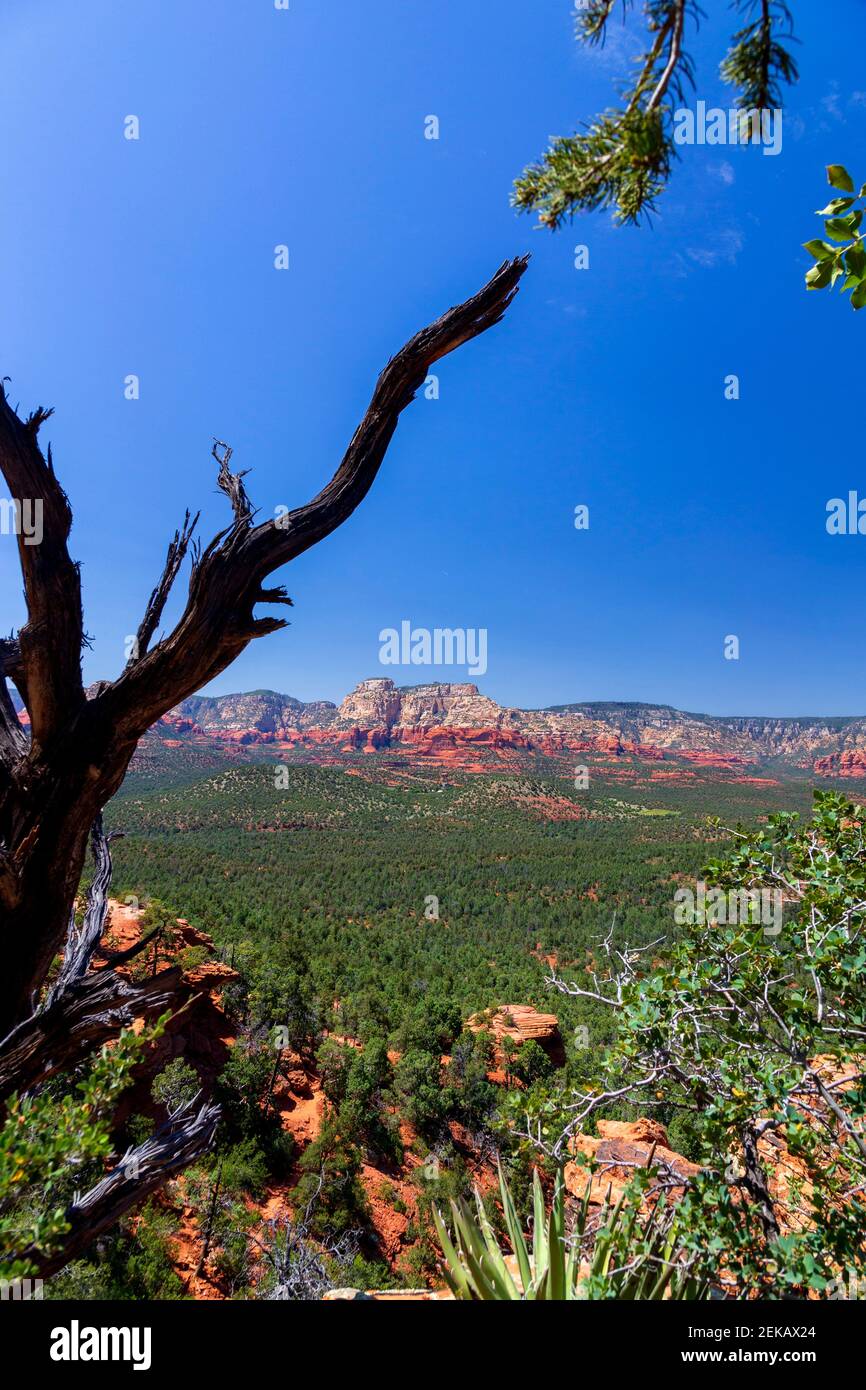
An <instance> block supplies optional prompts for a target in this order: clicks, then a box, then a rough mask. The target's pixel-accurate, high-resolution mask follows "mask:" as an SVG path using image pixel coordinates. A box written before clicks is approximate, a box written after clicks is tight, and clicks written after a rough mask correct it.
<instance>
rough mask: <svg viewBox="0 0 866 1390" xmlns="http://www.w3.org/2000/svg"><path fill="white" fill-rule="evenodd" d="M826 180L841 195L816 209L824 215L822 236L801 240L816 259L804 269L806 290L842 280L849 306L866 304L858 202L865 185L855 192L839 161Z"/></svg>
mask: <svg viewBox="0 0 866 1390" xmlns="http://www.w3.org/2000/svg"><path fill="white" fill-rule="evenodd" d="M827 182H828V183H829V184H830V187H831V188H836V189H839V190H840V191H841V194H842V196H841V197H838V198H831V199H830V201H829V203H828V204H827V206H826V207H823V208H819V209H818V213H817V215H818V217H823V218H824V219H825V221H824V233H825V238H827V239H822V238H820V237H818V238H816V239H815V240H813V241H804V243H803V246H804V247H805V249H806V250H807V251H808V252H809V255H810V256H811V257H812V258H813V260H814V261H815V265H813V266H812V269H811V270H807V271H806V288H807V290H826V289H832V288H833V286H834V285H835V284H836V283H837V281H841V285H840V286H839V288H840V291H841V292H842V293H843V294H845V293H846V292H847V291H848V290H850V291H851V307H852V309H862V308H863V306H864V304H866V247H864V244H863V234H862V232H861V231H860V224H861V222H862V221H863V210H864V207H863V206H860V207H858V206H857V204H858V203H859V202H861V200H862V199H863V198H864V196H866V184H864V185H863V186H862V187H861V189H860V191H859V193H856V192H855V189H854V180H853V179H852V178H851V175H850V174H849V173H848V170H847V169H845V168H844V166H843V165H841V164H828V165H827Z"/></svg>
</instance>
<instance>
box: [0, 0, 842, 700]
mask: <svg viewBox="0 0 866 1390" xmlns="http://www.w3.org/2000/svg"><path fill="white" fill-rule="evenodd" d="M705 7H706V9H707V10H708V12H709V13H708V17H707V19H706V21H705V24H704V26H703V28H702V31H701V33H700V35H699V37H698V38H697V39H696V40H695V39H694V38H693V39H692V43H691V48H692V51H693V54H694V56H695V59H696V62H697V67H698V81H697V91H696V94H695V95H696V96H697V97H703V98H705V99H706V100H708V101H710V102H711V103H715V102H718V103H719V104H722V105H724V106H726V107H727V106H729V105H730V104H731V98H730V93H729V89H726V88H724V87H723V86H722V84H721V83H720V82H719V80H718V75H717V69H718V60H719V58H720V56H721V54H722V52H723V49H724V45H725V41H726V38H727V36H728V34H729V32H730V30H731V29H732V27H733V26H734V23H735V17H734V16H733V15H732V12H731V10H730V7H729V6H728V4H726V3H720V0H707V3H706V6H705ZM792 8H793V10H794V12H795V18H796V23H797V33H798V35H799V37H800V39H801V41H802V42H801V44H800V46H799V48H798V51H797V58H798V61H799V64H800V68H801V80H800V83H799V85H798V86H797V87H796V88H795V89H794V91H793V94H792V95H791V96H790V99H789V106H788V110H787V112H786V117H785V126H784V143H783V149H782V153H781V154H780V155H779V156H778V157H777V158H768V157H765V156H762V155H761V153H760V152H759V151H758V150H756V149H739V148H735V149H726V148H724V147H720V148H710V147H704V148H685V149H684V151H683V158H682V160H681V161H680V162H679V164H678V165H677V167H676V168H675V171H674V175H673V179H672V182H671V185H670V187H669V189H668V192H667V194H666V196H665V197H664V199H663V201H662V204H661V209H660V215H659V216H658V218H657V219H656V221H655V224H654V226H653V227H652V228H651V229H649V228H642V229H639V230H634V229H631V228H629V229H618V228H614V227H613V226H612V225H611V222H610V218H609V216H608V215H606V214H598V215H593V216H591V217H583V218H581V219H580V220H579V221H577V222H575V224H574V225H573V227H572V228H570V229H566V230H564V231H562V232H560V233H559V234H557V235H551V234H549V233H547V232H541V231H538V230H535V229H534V228H533V223H532V219H530V218H528V217H518V216H517V215H516V214H515V213H514V212H513V211H512V209H511V208H510V206H509V189H510V185H511V181H512V179H513V177H514V176H515V175H516V174H517V173H518V172H519V171H520V170H521V169H522V167H523V166H524V165H525V164H526V163H527V162H529V161H530V160H531V159H532V158H534V157H535V156H536V155H537V154H538V153H539V152H540V151H541V150H542V149H543V147H544V145H545V143H546V140H547V137H548V136H549V135H550V134H551V133H554V134H564V133H568V132H569V131H571V130H573V129H575V128H576V127H577V125H578V124H579V122H580V121H581V120H583V119H587V118H589V117H590V116H592V115H593V114H594V113H595V112H596V111H597V110H599V109H601V108H602V107H603V106H604V105H605V104H606V103H608V102H609V101H611V100H612V99H613V96H614V90H613V85H612V84H613V82H614V81H615V78H616V76H617V74H618V72H619V70H620V69H621V67H622V63H623V60H624V58H625V59H627V58H628V57H629V55H630V54H632V53H633V52H634V50H635V47H636V45H635V43H634V42H633V41H632V40H631V39H630V38H628V36H626V37H625V38H623V37H622V35H621V34H619V33H617V35H616V37H615V40H614V42H613V43H612V44H611V45H610V46H609V47H608V49H607V50H606V51H604V52H602V53H598V52H596V51H591V52H588V53H587V52H583V51H582V50H581V49H580V48H579V47H578V46H577V45H576V44H575V42H574V41H573V38H572V16H571V14H570V3H569V0H537V3H536V4H534V5H527V4H526V3H517V0H497V3H493V0H438V3H436V4H424V3H421V0H369V3H366V4H363V5H361V4H358V3H356V0H336V2H335V3H331V4H328V5H323V4H321V3H320V0H291V9H290V11H289V12H288V13H286V12H278V11H275V10H274V8H273V5H272V0H207V3H205V0H183V3H178V0H147V2H146V3H137V4H118V3H117V0H87V3H85V4H83V5H71V4H69V3H68V0H26V2H25V0H6V4H5V5H4V7H3V14H2V18H0V45H2V55H3V58H2V66H3V81H2V84H0V126H2V129H3V131H4V140H3V158H4V166H5V168H4V180H3V200H2V213H0V280H2V293H0V303H2V337H0V371H2V372H3V373H5V374H8V375H9V376H11V378H12V384H11V387H10V390H11V395H12V399H13V401H14V400H16V399H17V400H19V401H20V402H21V405H22V408H24V407H26V408H27V409H30V408H31V407H32V406H34V405H35V404H37V403H43V404H45V405H53V406H54V407H55V408H56V412H57V413H56V417H55V418H54V419H53V420H52V421H51V422H50V425H49V426H47V427H46V429H45V431H44V433H43V439H48V438H50V439H51V440H52V442H53V446H54V453H55V461H56V466H57V469H58V472H59V474H60V476H61V478H62V481H63V483H64V485H65V486H66V488H67V490H68V492H69V494H70V497H71V499H72V501H73V504H74V509H75V528H74V532H73V553H74V554H75V556H76V557H77V558H79V559H80V560H81V562H82V574H83V581H84V590H85V599H86V612H87V626H88V631H89V632H90V633H91V634H92V636H93V638H94V643H93V650H92V652H89V653H88V654H87V659H86V674H87V676H88V678H96V677H97V676H106V677H107V676H111V675H113V674H115V673H116V672H117V671H118V670H119V669H120V666H121V665H122V663H123V641H124V637H125V635H126V634H127V633H130V632H134V631H135V629H136V627H137V625H138V622H139V618H140V614H141V612H142V609H143V605H144V603H145V601H146V598H147V595H148V593H149V591H150V588H151V587H152V584H153V582H154V580H155V578H156V575H157V574H158V571H159V569H160V567H161V563H162V559H163V554H164V548H165V544H166V541H167V538H168V535H169V533H170V532H171V531H173V529H174V527H175V526H176V524H177V523H178V521H179V520H180V518H181V516H182V513H183V510H184V507H185V506H190V507H197V506H200V505H201V506H203V519H202V533H203V535H204V536H205V538H208V537H209V535H210V534H212V532H213V531H214V530H216V529H217V528H218V527H219V526H221V525H222V524H223V523H224V522H225V519H226V506H225V505H224V500H223V499H222V498H221V497H219V496H218V495H217V494H216V491H215V486H214V468H213V464H212V461H211V459H210V456H209V455H210V447H211V440H212V438H213V436H218V437H219V438H222V439H225V440H228V441H229V442H230V443H231V444H232V445H233V446H234V449H235V463H236V464H238V465H240V466H243V467H249V468H251V469H252V470H253V471H252V473H251V476H250V477H249V478H248V479H247V483H248V487H249V490H250V493H251V496H252V497H253V500H254V501H255V503H256V504H257V505H258V506H259V507H260V508H261V509H262V512H263V513H264V514H272V512H273V508H274V507H275V506H277V505H279V504H285V505H290V506H294V505H297V504H299V503H300V502H302V501H304V500H306V499H307V498H308V497H309V496H310V495H312V494H313V493H314V492H315V491H317V490H318V487H319V486H320V485H321V484H322V483H323V482H324V481H325V480H326V479H327V477H328V476H330V473H331V471H332V470H333V468H334V467H335V466H336V463H337V461H338V460H339V458H340V455H341V454H342V451H343V449H344V447H345V445H346V443H347V441H348V439H349V438H350V436H351V434H352V432H353V430H354V428H355V425H356V423H357V421H358V419H359V417H360V415H361V414H362V413H363V410H364V407H365V404H366V401H367V399H368V397H369V393H370V390H371V388H372V385H373V382H374V381H375V378H376V376H377V374H378V372H379V370H380V369H381V367H382V365H383V364H384V362H385V360H386V359H387V357H388V356H389V354H390V353H391V352H393V351H394V350H395V349H396V348H397V347H399V346H400V345H401V343H402V342H403V341H404V339H405V338H406V337H407V336H408V335H409V334H410V333H412V332H413V331H415V330H416V329H417V328H419V327H421V326H422V325H423V324H425V323H426V322H428V321H429V320H430V319H431V318H433V317H435V316H436V315H437V314H438V313H440V312H441V311H442V310H443V309H445V308H446V307H448V306H449V305H450V304H452V303H454V302H455V301H456V300H458V299H460V298H463V297H464V296H465V295H467V294H469V293H470V292H472V291H474V290H475V289H476V288H478V287H479V286H480V285H481V284H482V283H483V282H484V280H486V279H487V277H488V276H489V274H490V273H491V272H492V271H493V270H494V268H495V267H496V266H497V265H498V264H499V263H500V262H501V261H502V260H503V259H504V258H505V257H506V256H509V255H513V254H516V253H518V252H521V251H524V250H527V249H531V250H532V251H533V253H534V255H533V261H532V264H531V267H530V270H529V272H528V273H527V275H526V277H525V279H524V287H523V289H522V291H521V293H520V295H519V297H518V300H517V301H516V303H515V305H514V306H513V308H512V310H511V311H510V313H509V315H508V319H507V321H506V322H505V323H504V324H502V325H500V326H499V327H498V328H496V329H494V330H493V331H492V332H491V333H490V334H488V335H487V336H485V337H483V338H482V339H480V340H479V341H477V342H475V343H473V344H470V345H468V346H467V347H464V348H463V349H461V350H460V351H459V352H458V353H456V354H455V355H454V356H452V357H450V358H448V359H447V360H446V362H444V363H442V364H440V367H441V372H440V375H441V396H440V399H439V400H438V401H426V400H424V399H419V400H418V401H417V402H416V403H415V404H414V405H413V406H411V407H410V409H409V411H408V412H407V413H406V414H405V415H404V417H403V421H402V423H401V425H400V427H399V430H398V433H397V436H396V438H395V440H394V443H393V445H392V448H391V450H390V453H389V456H388V458H387V460H386V463H385V466H384V468H383V470H382V473H381V475H380V478H379V480H378V482H377V484H376V486H375V488H374V490H373V492H372V494H371V495H370V497H369V498H368V499H367V501H366V503H365V504H364V506H363V507H362V508H361V510H360V511H359V512H358V513H356V515H355V517H354V518H353V519H352V520H351V521H350V522H349V523H348V524H347V525H346V526H345V527H343V529H342V530H341V531H339V532H338V533H337V534H335V535H334V536H333V537H331V538H330V539H329V540H328V541H326V542H325V543H324V544H322V545H321V546H320V547H318V548H316V549H315V550H313V551H312V552H310V553H309V554H307V555H305V556H303V557H302V558H301V559H300V560H298V561H296V562H295V563H294V565H292V566H290V567H289V568H288V569H286V570H285V571H284V572H283V574H282V576H281V578H282V579H283V580H284V582H285V583H286V584H287V586H288V589H289V592H290V593H291V594H292V596H293V598H294V600H295V605H296V606H295V608H294V610H293V611H292V613H291V614H290V617H291V620H292V626H291V627H290V628H289V629H288V630H287V631H286V632H283V633H280V634H278V635H276V636H273V637H270V638H267V639H264V640H262V641H259V642H257V643H254V644H253V645H252V646H251V647H250V648H249V649H248V650H247V652H246V653H245V654H244V655H243V656H242V657H241V659H240V660H239V661H238V662H237V663H236V664H235V666H234V667H233V668H231V669H230V670H229V671H227V672H226V673H224V675H223V676H222V677H221V678H220V680H219V681H218V682H217V683H216V684H215V685H214V687H213V690H214V691H216V692H225V691H230V690H238V689H251V688H255V687H261V686H268V687H272V688H276V689H279V690H283V691H287V692H289V693H291V694H294V695H296V696H298V697H300V698H303V699H312V698H316V697H323V698H331V699H340V698H341V697H342V695H343V694H344V693H345V691H346V690H348V689H349V688H351V687H352V686H353V685H354V684H355V682H356V681H357V680H359V679H361V678H363V677H364V676H369V675H392V676H394V677H395V678H396V679H397V680H398V682H401V683H415V682H418V681H422V680H425V679H432V678H437V677H440V676H441V677H444V678H446V679H447V678H448V677H449V675H450V676H452V677H453V678H456V679H460V678H461V673H459V672H453V671H448V670H439V671H437V670H427V669H424V668H418V667H414V668H405V669H401V668H383V667H381V666H380V665H379V664H378V649H379V644H378V633H379V630H380V629H381V628H383V627H389V626H398V625H399V623H400V621H401V620H402V619H405V618H408V619H410V620H411V621H412V622H413V623H414V624H415V625H417V626H421V625H423V626H427V627H430V628H433V627H437V626H439V627H446V626H447V627H486V628H487V629H488V633H489V670H488V673H487V674H486V676H484V677H483V678H482V679H481V680H480V682H479V683H480V685H481V687H482V689H484V690H485V691H486V692H488V693H489V694H491V695H492V696H494V697H495V698H496V699H498V700H500V701H502V702H504V703H509V704H517V705H526V706H539V705H545V704H550V703H556V702H564V701H570V700H585V699H603V698H608V699H639V700H659V701H665V702H669V703H672V704H676V705H679V706H681V707H683V708H687V709H696V710H705V711H708V712H715V713H778V714H798V713H819V714H820V713H825V714H826V713H855V712H856V713H863V712H866V681H864V676H866V642H864V617H863V614H864V591H866V537H836V538H831V537H829V536H828V535H827V534H826V531H825V526H824V521H825V505H826V502H827V500H828V498H830V497H834V496H837V495H845V494H847V492H848V490H849V489H851V488H854V489H859V490H860V491H861V493H862V494H864V495H866V468H864V464H863V446H862V431H861V430H860V429H858V425H859V424H860V422H861V421H862V380H863V361H864V349H866V312H864V313H862V314H861V315H860V316H858V315H855V314H854V313H853V312H852V311H851V309H850V308H849V307H848V305H847V302H844V301H843V300H842V299H841V298H840V297H837V296H835V295H834V296H833V298H832V299H831V298H830V296H829V295H827V294H812V295H807V294H806V293H805V292H804V290H803V288H802V277H803V272H804V270H805V268H806V265H807V264H808V262H807V258H806V256H805V253H804V252H802V251H801V250H800V243H801V242H802V241H805V240H806V239H807V238H809V237H812V236H816V235H817V234H818V232H819V230H820V224H819V222H818V220H817V219H816V218H814V217H813V215H812V213H813V209H815V208H818V207H821V206H822V205H823V203H824V202H825V201H826V196H825V193H826V189H825V184H824V170H823V166H824V165H825V164H826V163H828V162H841V163H845V164H848V165H849V166H850V168H851V170H852V173H853V174H854V177H855V178H856V179H857V180H863V179H866V141H864V138H863V137H864V129H866V90H864V89H866V73H864V72H863V63H862V53H863V40H864V33H866V18H864V13H863V7H862V4H861V3H860V2H859V0H834V3H833V5H832V7H830V8H829V10H828V7H827V6H824V5H819V4H817V3H815V0H811V2H810V3H808V4H803V3H793V4H792ZM129 114H135V115H138V116H139V118H140V121H141V138H140V140H139V141H138V142H134V141H127V140H125V139H124V138H123V121H124V117H125V116H127V115H129ZM430 114H435V115H437V116H438V117H439V120H440V124H441V131H440V139H439V140H438V142H437V141H429V140H425V139H424V118H425V116H427V115H430ZM277 243H286V244H288V246H289V247H290V254H291V269H290V270H289V271H288V272H278V271H276V270H274V269H273V248H274V246H275V245H276V244H277ZM577 243H585V244H587V245H588V246H589V248H590V269H589V270H587V271H577V270H575V269H574V267H573V251H574V247H575V245H576V244H577ZM128 373H137V374H138V375H139V376H140V379H141V399H140V400H139V401H137V402H129V401H125V400H124V396H123V382H124V378H125V376H126V375H127V374H128ZM727 373H737V374H738V375H739V377H740V383H741V399H740V400H739V401H737V402H727V401H725V400H724V397H723V379H724V377H725V375H726V374H727ZM858 388H859V391H858ZM858 396H859V399H858ZM579 503H587V504H588V505H589V506H590V508H591V513H590V515H591V525H590V530H589V531H588V532H586V533H580V532H577V531H575V529H574V526H573V513H574V508H575V506H576V505H577V504H579ZM0 586H2V593H3V608H2V614H0V625H2V628H3V630H6V631H8V630H9V628H10V627H11V626H12V625H13V624H16V623H18V622H19V621H20V620H21V617H22V606H21V603H20V600H19V587H20V586H19V579H18V575H17V570H16V565H15V554H14V542H13V540H12V539H11V538H10V537H8V536H5V537H0ZM175 611H176V610H175ZM729 633H735V634H737V635H738V636H739V638H740V641H741V659H740V660H739V661H738V662H735V661H726V660H724V659H723V654H722V645H723V639H724V637H725V636H726V634H729ZM464 678H465V677H464Z"/></svg>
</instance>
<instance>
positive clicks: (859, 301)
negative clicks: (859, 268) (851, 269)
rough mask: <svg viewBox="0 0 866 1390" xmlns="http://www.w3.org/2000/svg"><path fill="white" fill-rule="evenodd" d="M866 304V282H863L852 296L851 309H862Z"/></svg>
mask: <svg viewBox="0 0 866 1390" xmlns="http://www.w3.org/2000/svg"><path fill="white" fill-rule="evenodd" d="M864 304H866V280H861V282H860V284H859V285H858V286H857V288H856V290H854V292H853V294H852V295H851V307H852V308H854V309H862V308H863V305H864Z"/></svg>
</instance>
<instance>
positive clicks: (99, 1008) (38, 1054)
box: [0, 967, 181, 1099]
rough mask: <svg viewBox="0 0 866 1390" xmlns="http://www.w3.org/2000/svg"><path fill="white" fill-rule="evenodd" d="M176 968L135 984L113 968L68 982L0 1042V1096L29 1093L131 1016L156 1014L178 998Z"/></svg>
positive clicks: (131, 1019)
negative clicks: (54, 998) (55, 997)
mask: <svg viewBox="0 0 866 1390" xmlns="http://www.w3.org/2000/svg"><path fill="white" fill-rule="evenodd" d="M180 984H181V971H180V970H179V969H178V968H177V967H173V968H172V969H170V970H163V971H161V972H160V974H158V975H151V976H148V978H147V979H145V980H142V981H141V982H140V983H134V982H133V981H131V980H127V979H125V978H124V976H123V975H118V974H117V973H116V972H115V971H114V969H112V968H111V967H108V968H106V969H104V970H95V971H93V972H92V973H91V974H89V975H85V977H84V979H82V980H76V981H73V982H72V983H71V984H70V985H69V986H68V988H67V989H66V991H65V992H64V994H63V995H62V996H61V998H59V999H58V1000H57V1001H56V1002H55V1003H53V1004H51V1005H50V1007H49V1008H47V1009H44V1010H43V1011H42V1012H41V1013H37V1014H33V1016H32V1017H30V1018H28V1019H25V1021H24V1022H23V1023H19V1024H18V1026H17V1028H14V1029H13V1030H12V1032H11V1033H10V1034H9V1035H8V1036H7V1037H6V1038H4V1039H3V1041H2V1042H0V1099H3V1098H4V1097H6V1096H8V1095H11V1094H12V1092H13V1091H17V1092H19V1094H20V1093H22V1092H24V1091H31V1090H32V1089H33V1087H34V1086H38V1085H40V1084H41V1083H42V1082H43V1081H47V1080H48V1078H49V1077H51V1076H54V1075H55V1074H56V1073H57V1072H59V1071H63V1070H65V1069H66V1068H68V1067H71V1066H74V1065H75V1064H76V1063H77V1062H80V1061H81V1060H82V1059H83V1058H84V1057H86V1056H87V1055H88V1054H89V1053H91V1052H92V1051H93V1050H94V1048H96V1047H99V1046H101V1045H102V1043H104V1042H107V1041H108V1040H109V1038H116V1037H117V1035H118V1034H119V1033H120V1032H121V1030H122V1029H124V1028H131V1027H132V1025H133V1023H134V1022H135V1020H136V1019H137V1018H144V1019H150V1018H157V1017H158V1016H159V1015H160V1014H162V1013H165V1011H166V1010H167V1009H170V1008H171V1007H172V1006H173V1005H175V1004H176V1003H177V1002H178V991H179V988H180Z"/></svg>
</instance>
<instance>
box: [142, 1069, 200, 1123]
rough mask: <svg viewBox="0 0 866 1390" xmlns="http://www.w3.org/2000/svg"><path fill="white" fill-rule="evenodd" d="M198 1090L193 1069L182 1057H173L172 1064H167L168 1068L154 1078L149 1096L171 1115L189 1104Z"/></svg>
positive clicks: (196, 1078) (197, 1080) (197, 1082)
mask: <svg viewBox="0 0 866 1390" xmlns="http://www.w3.org/2000/svg"><path fill="white" fill-rule="evenodd" d="M199 1090H200V1083H199V1079H198V1072H197V1071H196V1070H195V1067H191V1066H190V1064H189V1062H186V1061H184V1059H183V1058H182V1057H175V1059H174V1061H173V1062H169V1064H168V1066H167V1067H164V1068H163V1069H162V1071H161V1072H160V1073H159V1075H158V1076H155V1077H154V1079H153V1082H152V1083H151V1087H150V1094H151V1095H152V1096H153V1099H154V1100H155V1101H157V1103H158V1104H160V1105H164V1106H165V1108H166V1110H167V1111H168V1112H169V1114H171V1113H172V1112H173V1111H174V1110H177V1109H179V1108H180V1107H181V1106H183V1105H187V1104H189V1102H190V1101H191V1100H192V1099H193V1097H194V1096H196V1095H197V1094H198V1092H199Z"/></svg>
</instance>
